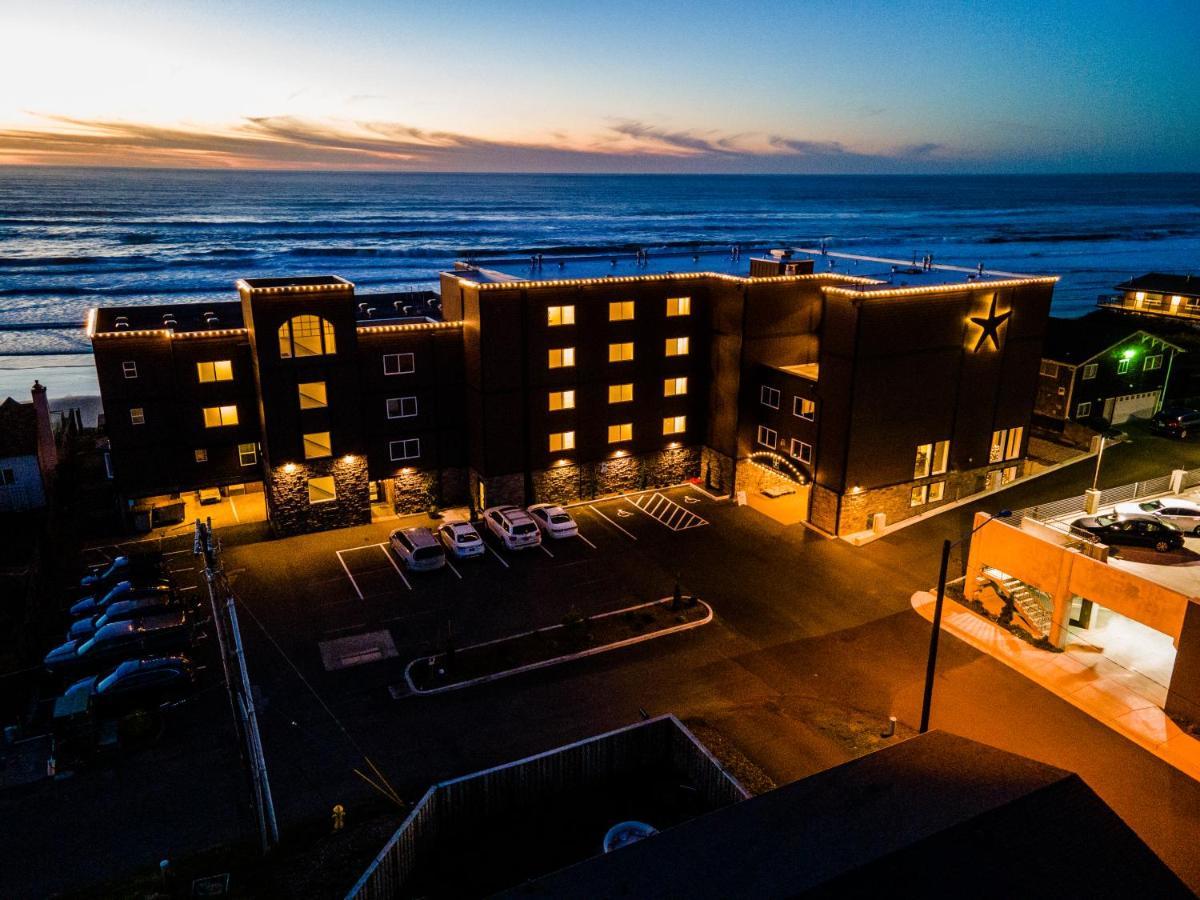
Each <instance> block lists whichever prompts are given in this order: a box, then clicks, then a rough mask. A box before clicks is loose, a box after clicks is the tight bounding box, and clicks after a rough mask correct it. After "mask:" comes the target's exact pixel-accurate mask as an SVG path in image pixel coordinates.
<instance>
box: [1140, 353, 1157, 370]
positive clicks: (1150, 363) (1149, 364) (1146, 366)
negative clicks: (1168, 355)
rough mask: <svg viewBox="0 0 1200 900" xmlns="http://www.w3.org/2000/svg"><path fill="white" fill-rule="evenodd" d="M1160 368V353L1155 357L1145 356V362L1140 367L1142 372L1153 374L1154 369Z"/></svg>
mask: <svg viewBox="0 0 1200 900" xmlns="http://www.w3.org/2000/svg"><path fill="white" fill-rule="evenodd" d="M1161 368H1162V354H1161V353H1160V354H1157V355H1155V356H1147V357H1146V362H1145V363H1143V365H1142V371H1143V372H1153V371H1155V370H1156V369H1161Z"/></svg>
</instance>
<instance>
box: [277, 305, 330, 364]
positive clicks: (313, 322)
mask: <svg viewBox="0 0 1200 900" xmlns="http://www.w3.org/2000/svg"><path fill="white" fill-rule="evenodd" d="M336 352H337V342H336V341H335V340H334V336H333V323H332V322H330V321H328V320H327V319H322V318H321V317H320V316H293V317H292V318H291V319H288V321H286V322H284V323H283V324H282V325H280V326H279V356H280V357H281V358H282V359H291V358H292V357H301V356H328V355H330V354H332V353H336Z"/></svg>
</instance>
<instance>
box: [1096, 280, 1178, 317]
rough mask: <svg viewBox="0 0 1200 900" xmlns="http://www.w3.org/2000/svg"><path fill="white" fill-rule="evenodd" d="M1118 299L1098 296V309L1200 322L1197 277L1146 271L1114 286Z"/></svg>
mask: <svg viewBox="0 0 1200 900" xmlns="http://www.w3.org/2000/svg"><path fill="white" fill-rule="evenodd" d="M1114 290H1117V291H1120V292H1121V294H1120V296H1117V297H1113V296H1109V295H1107V294H1105V295H1103V296H1101V297H1100V300H1099V306H1101V307H1103V308H1105V309H1116V310H1120V311H1121V312H1127V313H1135V314H1138V315H1147V316H1165V317H1168V318H1178V319H1195V320H1200V276H1197V275H1171V274H1167V273H1163V272H1150V273H1148V274H1146V275H1139V276H1138V277H1137V278H1131V279H1129V281H1126V282H1123V283H1121V284H1118V285H1117V286H1116V287H1115V288H1114Z"/></svg>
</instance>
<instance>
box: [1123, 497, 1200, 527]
mask: <svg viewBox="0 0 1200 900" xmlns="http://www.w3.org/2000/svg"><path fill="white" fill-rule="evenodd" d="M1113 512H1115V513H1116V514H1117V515H1118V516H1122V517H1126V516H1154V518H1156V519H1161V520H1162V521H1164V522H1170V523H1171V524H1172V525H1176V526H1178V527H1179V529H1180V530H1181V531H1190V532H1191V533H1192V534H1196V535H1200V503H1193V502H1192V501H1191V500H1184V499H1183V498H1182V497H1158V498H1156V499H1154V500H1137V501H1135V502H1133V503H1118V504H1117V505H1116V506H1115V507H1114V508H1113Z"/></svg>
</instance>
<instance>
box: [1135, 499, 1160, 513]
mask: <svg viewBox="0 0 1200 900" xmlns="http://www.w3.org/2000/svg"><path fill="white" fill-rule="evenodd" d="M1138 509H1140V510H1141V511H1142V512H1148V513H1152V512H1154V511H1155V510H1156V509H1162V501H1160V500H1148V501H1147V502H1145V503H1139V504H1138Z"/></svg>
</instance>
